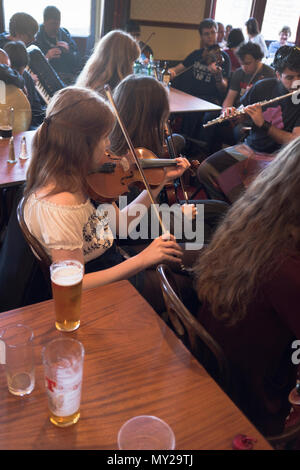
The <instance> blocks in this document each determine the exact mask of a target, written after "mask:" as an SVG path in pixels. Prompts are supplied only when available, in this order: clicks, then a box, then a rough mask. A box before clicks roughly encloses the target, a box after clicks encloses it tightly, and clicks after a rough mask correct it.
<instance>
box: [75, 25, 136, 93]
mask: <svg viewBox="0 0 300 470" xmlns="http://www.w3.org/2000/svg"><path fill="white" fill-rule="evenodd" d="M140 53H141V50H140V47H139V45H138V43H137V42H136V40H135V39H134V38H133V37H132V36H131V35H130V34H128V33H125V32H124V31H121V30H114V31H110V32H109V33H107V34H106V35H105V36H104V37H103V38H101V39H100V41H99V42H98V44H97V45H96V46H95V49H94V52H93V54H92V55H91V57H90V58H89V60H88V61H87V63H86V64H85V66H84V68H83V70H82V72H81V73H80V75H79V77H78V79H77V82H76V85H78V86H84V87H88V88H92V89H93V90H96V91H98V92H102V89H103V87H104V85H106V84H108V85H110V87H111V88H112V89H114V88H115V87H116V85H117V84H118V83H119V82H120V81H121V80H122V79H123V78H125V77H126V76H127V75H129V74H131V73H132V71H133V64H134V61H135V60H136V59H137V58H138V57H139V56H140Z"/></svg>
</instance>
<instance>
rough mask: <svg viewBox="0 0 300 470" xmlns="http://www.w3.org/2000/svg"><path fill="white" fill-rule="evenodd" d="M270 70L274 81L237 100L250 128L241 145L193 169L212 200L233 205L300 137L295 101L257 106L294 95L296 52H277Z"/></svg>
mask: <svg viewBox="0 0 300 470" xmlns="http://www.w3.org/2000/svg"><path fill="white" fill-rule="evenodd" d="M274 68H275V71H276V78H266V79H264V80H260V81H259V82H257V83H255V84H254V85H253V86H252V87H251V88H250V90H249V91H248V92H247V93H246V94H245V95H244V96H243V98H242V100H241V102H242V104H243V105H245V106H246V107H245V108H244V112H245V113H246V114H247V116H249V117H250V118H251V126H252V129H251V131H250V134H249V135H248V137H247V138H246V140H245V142H244V143H243V144H240V145H236V146H233V147H228V148H225V149H223V150H220V151H219V152H217V153H215V154H213V155H211V156H210V157H208V158H207V159H206V160H204V161H203V162H202V163H201V165H200V166H199V168H198V170H197V175H198V178H199V180H200V181H201V182H202V184H203V185H204V186H205V188H206V191H207V192H208V194H209V195H210V197H211V198H213V199H219V200H223V201H226V202H229V203H232V202H234V201H235V200H236V199H238V197H239V196H240V195H241V193H242V192H243V191H244V189H245V188H246V187H247V186H248V185H249V183H250V182H251V181H252V180H253V179H254V178H255V177H256V176H257V174H258V173H259V172H260V171H261V170H262V168H264V167H265V166H267V165H268V164H269V163H270V161H272V160H273V158H274V157H275V156H276V154H277V152H278V151H279V150H280V148H281V146H282V145H283V144H286V143H288V142H290V141H291V140H293V139H295V138H296V137H297V136H299V135H300V109H299V104H298V101H297V98H296V99H293V98H294V97H293V98H292V97H288V98H285V99H282V100H279V101H276V102H273V103H270V104H266V105H264V106H263V108H262V106H261V105H260V102H262V101H265V100H267V101H269V100H271V99H273V98H277V97H280V96H283V95H286V94H287V93H289V92H295V89H296V88H297V85H298V82H299V80H300V50H298V49H297V48H293V47H289V46H283V47H281V48H280V49H278V51H277V53H276V55H275V60H274ZM233 111H234V110H233ZM217 125H218V124H217Z"/></svg>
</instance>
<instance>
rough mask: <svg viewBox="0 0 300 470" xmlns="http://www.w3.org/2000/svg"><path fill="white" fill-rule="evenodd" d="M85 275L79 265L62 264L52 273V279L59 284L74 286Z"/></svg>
mask: <svg viewBox="0 0 300 470" xmlns="http://www.w3.org/2000/svg"><path fill="white" fill-rule="evenodd" d="M82 277H83V273H82V270H81V268H80V267H79V266H62V267H60V268H57V269H56V270H55V271H54V272H53V273H52V275H51V281H53V282H55V284H57V285H58V286H73V285H75V284H78V283H79V282H80V281H81V280H82Z"/></svg>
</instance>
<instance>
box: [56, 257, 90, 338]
mask: <svg viewBox="0 0 300 470" xmlns="http://www.w3.org/2000/svg"><path fill="white" fill-rule="evenodd" d="M83 271H84V267H83V265H82V264H81V263H80V262H79V261H76V260H65V261H60V262H57V263H53V264H52V265H51V266H50V274H51V285H52V294H53V299H54V306H55V316H56V322H55V326H56V328H57V329H58V330H60V331H74V330H76V329H77V328H78V327H79V325H80V308H81V291H82V278H83Z"/></svg>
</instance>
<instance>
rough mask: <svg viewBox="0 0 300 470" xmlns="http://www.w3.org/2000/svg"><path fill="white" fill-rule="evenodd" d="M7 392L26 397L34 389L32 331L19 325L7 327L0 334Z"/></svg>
mask: <svg viewBox="0 0 300 470" xmlns="http://www.w3.org/2000/svg"><path fill="white" fill-rule="evenodd" d="M0 339H1V341H2V347H4V348H5V351H3V350H2V352H4V354H5V355H4V361H3V363H4V364H5V373H6V379H7V385H8V390H9V391H10V393H12V394H13V395H18V396H23V395H28V394H29V393H31V392H32V390H33V389H34V384H35V378H34V351H33V331H32V330H31V328H29V327H28V326H26V325H22V324H21V323H18V324H13V325H9V326H7V327H6V328H5V329H4V330H3V331H2V333H1V338H0Z"/></svg>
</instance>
